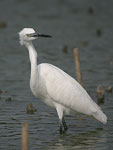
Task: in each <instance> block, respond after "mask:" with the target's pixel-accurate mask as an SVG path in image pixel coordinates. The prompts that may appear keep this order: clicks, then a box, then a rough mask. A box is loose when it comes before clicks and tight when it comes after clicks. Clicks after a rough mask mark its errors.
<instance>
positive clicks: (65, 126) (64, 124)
mask: <svg viewBox="0 0 113 150" xmlns="http://www.w3.org/2000/svg"><path fill="white" fill-rule="evenodd" d="M62 124H63V127H64V131H67V129H68V127H67V124H66V122H65V119H64V117H63V118H62Z"/></svg>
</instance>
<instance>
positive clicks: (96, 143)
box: [0, 0, 113, 150]
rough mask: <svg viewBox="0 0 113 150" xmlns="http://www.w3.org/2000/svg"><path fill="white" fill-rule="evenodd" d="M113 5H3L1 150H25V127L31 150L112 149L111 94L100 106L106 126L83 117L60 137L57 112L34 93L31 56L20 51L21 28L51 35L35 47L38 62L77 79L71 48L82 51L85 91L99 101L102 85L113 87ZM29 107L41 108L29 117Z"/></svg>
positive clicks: (13, 1)
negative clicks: (31, 28)
mask: <svg viewBox="0 0 113 150" xmlns="http://www.w3.org/2000/svg"><path fill="white" fill-rule="evenodd" d="M112 6H113V1H112V0H109V2H107V1H106V0H103V1H98V0H94V1H90V0H85V1H84V0H76V1H73V0H65V1H64V0H53V1H51V0H46V1H41V0H37V1H35V0H32V1H30V0H10V3H9V1H8V0H1V1H0V21H1V20H4V21H6V22H7V27H6V28H1V29H0V90H2V91H1V92H0V149H2V150H3V149H4V150H6V149H8V150H15V149H16V150H19V149H21V127H22V123H23V122H27V123H28V124H29V149H33V150H34V149H40V150H41V149H43V150H44V149H45V150H75V149H79V150H85V149H89V150H95V149H96V150H101V149H102V150H108V149H109V150H112V149H113V98H112V97H113V94H112V93H111V94H108V93H105V101H104V104H102V105H101V107H102V109H103V111H104V112H105V113H106V114H107V116H108V123H107V125H102V124H100V123H98V122H97V121H95V120H93V119H91V118H88V117H86V116H82V115H76V116H66V122H67V124H68V126H69V130H68V131H67V133H66V134H65V135H59V131H58V127H59V126H58V125H59V121H58V118H57V114H56V112H55V110H53V109H51V108H49V107H47V106H46V105H45V104H43V103H42V102H41V101H40V100H37V99H36V98H34V96H33V95H32V93H31V91H30V88H29V77H30V63H29V58H28V52H27V50H26V48H25V47H21V46H20V44H19V39H18V34H17V33H18V32H19V31H20V30H21V29H22V28H23V27H33V28H35V29H36V30H38V31H39V32H42V33H45V34H50V35H52V36H53V38H51V39H39V40H38V41H35V42H34V44H35V47H36V49H38V54H39V60H38V63H40V62H49V63H52V64H54V65H56V66H58V67H60V68H61V69H63V70H64V71H66V72H67V73H68V74H70V75H71V76H73V77H75V64H74V57H73V48H74V47H79V55H80V62H81V71H82V78H83V83H84V87H85V88H86V90H87V91H88V93H89V94H90V95H91V97H92V98H93V99H94V100H95V101H96V87H97V86H98V84H102V85H103V87H104V88H106V87H107V86H108V85H113V44H112V43H113V42H112V41H113V19H112V18H113V9H112ZM92 8H93V10H94V11H92ZM88 10H89V11H88ZM97 30H99V31H100V34H99V33H97V32H96V31H97ZM64 45H68V52H67V53H64V52H63V50H62V49H63V47H64ZM29 103H32V104H33V105H34V106H35V107H36V108H37V112H36V113H35V114H32V115H28V114H26V106H27V104H29Z"/></svg>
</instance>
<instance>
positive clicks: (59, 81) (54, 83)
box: [19, 28, 107, 133]
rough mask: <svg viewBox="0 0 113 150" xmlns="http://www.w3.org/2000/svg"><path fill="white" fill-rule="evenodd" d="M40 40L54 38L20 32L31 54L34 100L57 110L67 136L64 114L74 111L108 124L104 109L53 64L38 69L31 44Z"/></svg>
mask: <svg viewBox="0 0 113 150" xmlns="http://www.w3.org/2000/svg"><path fill="white" fill-rule="evenodd" d="M38 37H51V36H49V35H44V34H38V33H36V32H35V30H34V29H32V28H24V29H23V30H21V31H20V32H19V38H20V44H21V45H25V46H26V47H27V49H28V52H29V58H30V62H31V77H30V88H31V91H32V93H33V94H34V96H35V97H37V98H39V99H41V100H43V101H44V102H45V103H46V104H47V105H49V106H51V107H53V108H55V109H56V111H57V114H58V117H59V120H60V133H65V132H66V130H67V129H68V127H67V125H66V122H65V120H64V114H65V113H66V114H69V113H70V112H71V111H74V112H79V113H82V114H86V115H89V116H92V117H94V118H95V119H97V120H98V121H100V122H101V123H104V124H105V123H107V117H106V115H105V114H104V113H103V112H102V110H101V108H100V107H99V106H98V105H97V104H96V103H95V102H94V101H93V100H92V99H91V97H90V96H89V95H88V93H87V92H86V90H85V89H84V88H83V87H82V86H81V85H80V84H79V83H78V82H77V81H76V80H75V79H74V78H72V77H71V76H70V75H68V74H67V73H65V72H64V71H63V70H61V69H60V68H58V67H56V66H54V65H52V64H48V63H41V64H39V65H37V57H38V54H37V52H36V50H35V48H34V46H33V43H32V41H33V40H35V39H37V38H38Z"/></svg>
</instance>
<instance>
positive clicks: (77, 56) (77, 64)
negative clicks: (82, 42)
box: [74, 48, 83, 86]
mask: <svg viewBox="0 0 113 150" xmlns="http://www.w3.org/2000/svg"><path fill="white" fill-rule="evenodd" d="M74 57H75V66H76V76H77V81H78V82H79V83H80V84H81V85H82V86H83V83H82V76H81V72H80V62H79V55H78V48H74Z"/></svg>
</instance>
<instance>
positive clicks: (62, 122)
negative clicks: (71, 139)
mask: <svg viewBox="0 0 113 150" xmlns="http://www.w3.org/2000/svg"><path fill="white" fill-rule="evenodd" d="M67 129H68V127H67V125H66V122H65V119H64V116H63V117H62V119H61V120H60V134H63V133H65V132H66V131H67Z"/></svg>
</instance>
